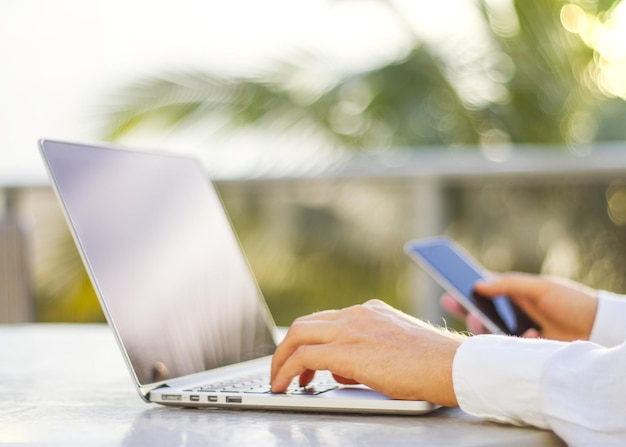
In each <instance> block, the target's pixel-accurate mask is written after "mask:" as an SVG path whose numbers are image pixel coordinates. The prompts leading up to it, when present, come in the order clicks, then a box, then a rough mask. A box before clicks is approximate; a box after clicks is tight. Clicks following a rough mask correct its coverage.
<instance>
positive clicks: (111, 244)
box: [43, 141, 275, 385]
mask: <svg viewBox="0 0 626 447" xmlns="http://www.w3.org/2000/svg"><path fill="white" fill-rule="evenodd" d="M43 153H44V156H45V157H46V159H47V162H48V164H49V169H50V172H51V175H52V176H53V177H54V179H55V182H56V184H57V189H58V194H59V196H60V199H61V201H62V202H63V205H64V207H65V211H66V212H67V213H68V215H70V217H71V221H72V223H73V232H74V234H75V237H76V239H77V242H78V244H79V245H80V246H81V248H82V253H83V257H84V260H85V262H86V264H87V266H88V269H89V270H90V275H91V278H92V281H93V282H94V287H95V289H96V292H97V294H98V296H99V298H100V300H101V303H102V305H103V307H104V308H105V313H106V314H107V318H109V321H110V322H111V323H112V325H113V326H114V327H115V329H116V330H117V332H118V333H119V335H120V337H121V339H122V341H123V344H124V349H125V350H126V353H127V355H128V357H129V360H130V363H131V364H132V366H133V369H134V371H135V374H136V376H137V379H138V381H139V383H140V384H142V385H144V384H148V383H153V382H156V381H160V380H163V379H165V378H168V377H178V376H182V375H186V374H192V373H196V372H201V371H204V370H207V369H212V368H215V367H218V366H224V365H229V364H232V363H236V362H240V361H243V360H248V359H252V358H256V357H261V356H264V355H269V354H271V353H272V352H273V350H274V348H275V345H274V340H273V337H272V331H273V323H272V321H271V317H270V316H269V313H268V311H267V308H266V306H265V303H264V300H263V298H262V296H261V294H260V292H259V290H258V287H257V284H256V282H255V280H254V278H253V276H252V274H251V272H250V270H249V267H248V265H247V263H246V261H245V258H244V256H243V254H242V252H241V250H240V248H239V244H238V242H237V239H236V237H235V235H234V234H233V231H232V229H231V227H230V224H229V222H228V219H227V217H226V215H225V212H224V209H223V207H222V204H221V203H220V200H219V198H218V196H217V194H216V193H215V191H214V189H213V187H212V185H211V183H210V181H208V180H207V179H206V178H205V176H204V173H203V171H202V169H201V168H200V167H199V165H198V163H197V162H196V161H194V160H192V159H189V158H184V157H174V156H167V155H158V154H147V153H139V152H129V151H121V150H115V149H103V148H96V147H91V146H82V145H74V144H67V143H57V142H51V141H46V142H44V143H43Z"/></svg>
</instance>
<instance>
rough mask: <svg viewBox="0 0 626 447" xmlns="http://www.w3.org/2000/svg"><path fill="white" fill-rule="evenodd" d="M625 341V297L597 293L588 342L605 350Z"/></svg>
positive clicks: (609, 293) (601, 291)
mask: <svg viewBox="0 0 626 447" xmlns="http://www.w3.org/2000/svg"><path fill="white" fill-rule="evenodd" d="M625 340H626V297H624V296H623V295H617V294H615V293H611V292H607V291H606V290H599V291H598V310H597V311H596V318H595V320H594V322H593V327H592V328H591V334H589V341H592V342H594V343H597V344H599V345H601V346H605V347H607V348H612V347H614V346H617V345H620V344H622V343H623V342H624V341H625Z"/></svg>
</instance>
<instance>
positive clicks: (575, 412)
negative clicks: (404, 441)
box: [453, 292, 626, 446]
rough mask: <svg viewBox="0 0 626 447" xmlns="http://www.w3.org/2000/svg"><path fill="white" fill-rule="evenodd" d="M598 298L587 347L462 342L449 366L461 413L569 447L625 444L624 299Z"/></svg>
mask: <svg viewBox="0 0 626 447" xmlns="http://www.w3.org/2000/svg"><path fill="white" fill-rule="evenodd" d="M598 296H599V302H598V312H597V313H596V320H595V322H594V327H593V330H592V334H591V338H592V341H590V342H573V343H564V342H556V341H550V340H541V339H522V338H517V337H506V336H498V335H478V336H474V337H471V338H469V339H468V340H466V341H465V342H463V344H462V345H461V347H460V348H459V349H458V351H457V354H456V356H455V359H454V365H453V383H454V390H455V393H456V396H457V399H458V401H459V406H460V407H461V409H463V410H464V411H465V412H467V413H470V414H473V415H476V416H479V417H482V418H484V419H487V420H491V421H496V422H504V423H510V424H517V425H524V424H529V425H534V426H536V427H541V428H547V429H551V430H554V432H555V433H556V434H557V435H559V436H561V437H562V438H563V439H564V440H565V441H566V442H567V444H568V445H571V446H576V445H581V446H589V445H594V446H595V445H611V444H623V443H624V440H626V342H625V341H624V340H626V299H624V298H618V297H617V296H615V295H612V294H609V293H606V292H603V293H601V294H599V295H598ZM616 324H617V325H619V327H617V328H616V327H615V325H616ZM599 343H603V344H605V345H606V346H608V347H605V346H601V345H600V344H599ZM620 343H621V344H620Z"/></svg>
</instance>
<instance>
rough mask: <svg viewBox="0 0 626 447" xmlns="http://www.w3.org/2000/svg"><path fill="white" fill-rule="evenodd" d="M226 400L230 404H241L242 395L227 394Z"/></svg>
mask: <svg viewBox="0 0 626 447" xmlns="http://www.w3.org/2000/svg"><path fill="white" fill-rule="evenodd" d="M226 402H227V403H230V404H240V403H241V397H240V396H226Z"/></svg>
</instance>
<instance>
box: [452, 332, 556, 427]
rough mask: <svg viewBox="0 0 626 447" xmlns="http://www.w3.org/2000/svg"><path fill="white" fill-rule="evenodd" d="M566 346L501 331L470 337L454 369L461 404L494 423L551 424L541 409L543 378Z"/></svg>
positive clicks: (459, 354)
mask: <svg viewBox="0 0 626 447" xmlns="http://www.w3.org/2000/svg"><path fill="white" fill-rule="evenodd" d="M563 345H564V343H562V342H557V341H550V340H541V339H526V338H518V337H508V336H500V335H476V336H474V337H470V338H468V339H467V340H465V341H464V342H463V343H462V344H461V346H460V347H459V349H458V350H457V352H456V355H455V357H454V363H453V367H452V380H453V385H454V392H455V394H456V397H457V400H458V402H459V407H461V409H462V410H463V411H465V412H466V413H469V414H472V415H474V416H478V417H480V418H483V419H486V420H490V421H495V422H503V423H509V424H516V425H526V424H529V425H534V426H536V427H541V428H548V424H547V422H546V420H545V418H544V416H543V413H542V409H541V399H540V387H541V376H542V372H543V369H544V365H545V363H546V361H547V360H548V359H549V358H550V357H551V356H552V355H553V354H554V353H555V352H556V351H557V350H558V349H560V348H561V347H563Z"/></svg>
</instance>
